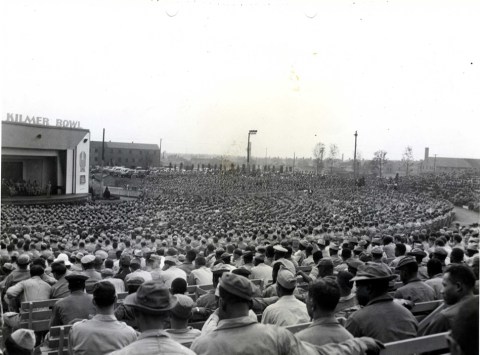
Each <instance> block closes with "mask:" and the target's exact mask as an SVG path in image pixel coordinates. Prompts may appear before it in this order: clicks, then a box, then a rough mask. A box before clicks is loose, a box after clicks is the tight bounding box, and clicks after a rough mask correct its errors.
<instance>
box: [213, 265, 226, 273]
mask: <svg viewBox="0 0 480 355" xmlns="http://www.w3.org/2000/svg"><path fill="white" fill-rule="evenodd" d="M222 272H230V269H229V268H228V267H227V265H225V264H224V263H219V264H217V265H214V266H213V267H212V273H214V274H216V273H222Z"/></svg>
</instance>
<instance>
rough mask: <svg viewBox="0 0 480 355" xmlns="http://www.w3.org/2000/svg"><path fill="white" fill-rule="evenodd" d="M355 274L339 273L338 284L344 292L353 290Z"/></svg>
mask: <svg viewBox="0 0 480 355" xmlns="http://www.w3.org/2000/svg"><path fill="white" fill-rule="evenodd" d="M352 279H353V274H351V273H349V272H348V271H339V272H338V274H337V284H338V286H339V287H340V288H341V289H342V290H348V289H349V290H351V289H352V288H353V281H351V280H352Z"/></svg>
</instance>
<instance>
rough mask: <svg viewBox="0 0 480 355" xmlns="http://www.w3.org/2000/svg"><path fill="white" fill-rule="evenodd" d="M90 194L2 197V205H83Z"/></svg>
mask: <svg viewBox="0 0 480 355" xmlns="http://www.w3.org/2000/svg"><path fill="white" fill-rule="evenodd" d="M89 198H90V194H76V195H51V196H50V197H48V196H46V195H43V196H13V197H2V204H5V205H55V204H59V203H85V202H87V200H88V199H89Z"/></svg>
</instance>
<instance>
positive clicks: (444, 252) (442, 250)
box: [433, 247, 448, 256]
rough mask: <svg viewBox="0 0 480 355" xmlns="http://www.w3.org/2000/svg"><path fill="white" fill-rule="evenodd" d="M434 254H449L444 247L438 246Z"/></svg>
mask: <svg viewBox="0 0 480 355" xmlns="http://www.w3.org/2000/svg"><path fill="white" fill-rule="evenodd" d="M433 254H436V255H442V256H447V255H448V253H447V251H446V250H445V249H444V248H442V247H436V248H435V249H434V250H433Z"/></svg>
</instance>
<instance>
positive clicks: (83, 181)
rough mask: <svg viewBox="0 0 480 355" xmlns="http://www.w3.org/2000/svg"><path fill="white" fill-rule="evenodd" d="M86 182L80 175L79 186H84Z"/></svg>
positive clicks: (83, 176)
mask: <svg viewBox="0 0 480 355" xmlns="http://www.w3.org/2000/svg"><path fill="white" fill-rule="evenodd" d="M86 182H87V180H86V178H85V175H80V185H84V184H85V183H86Z"/></svg>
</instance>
